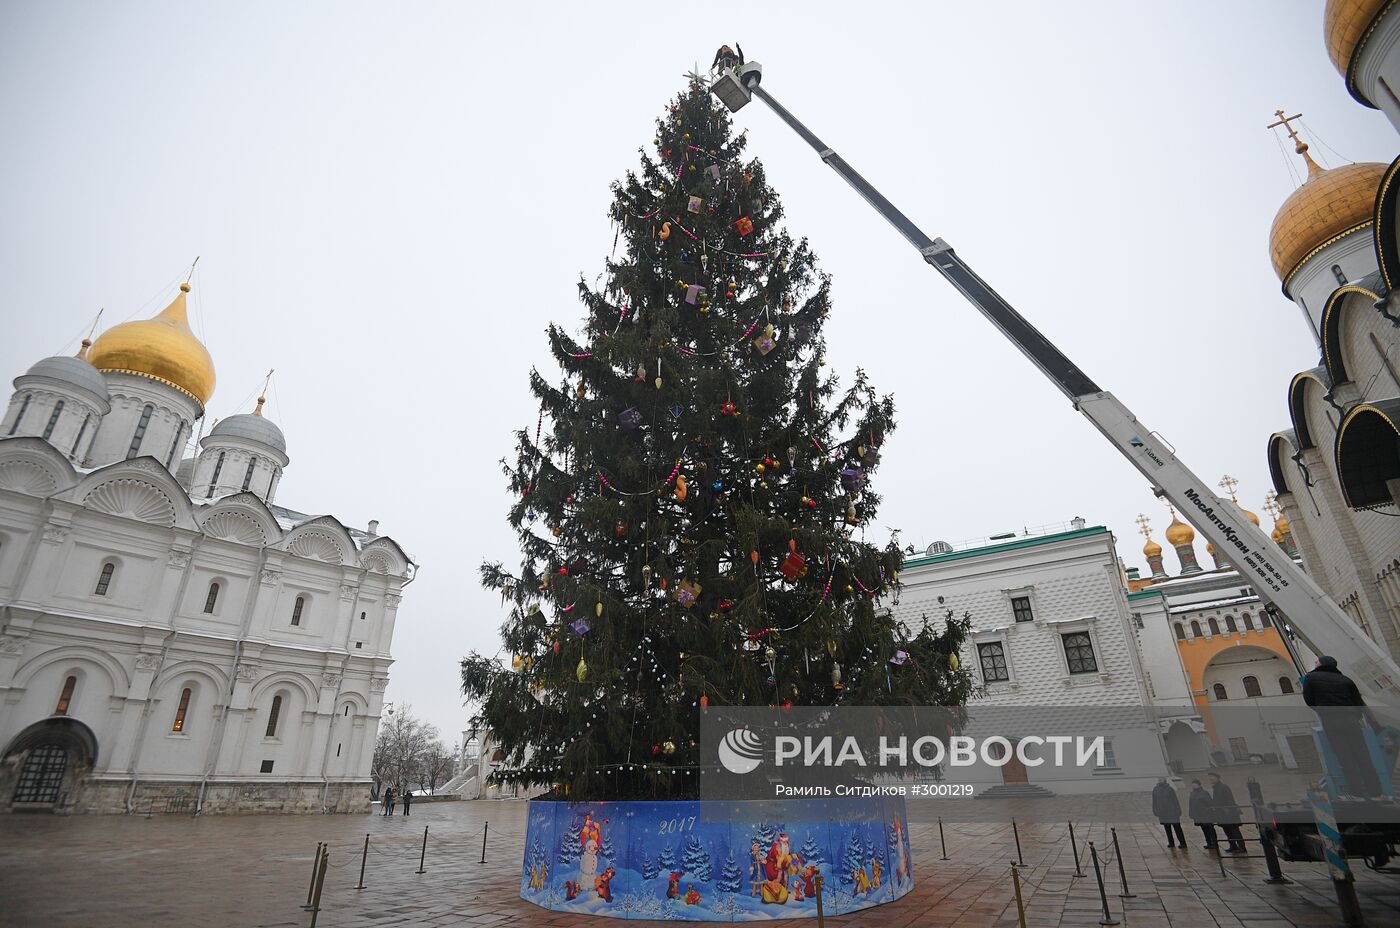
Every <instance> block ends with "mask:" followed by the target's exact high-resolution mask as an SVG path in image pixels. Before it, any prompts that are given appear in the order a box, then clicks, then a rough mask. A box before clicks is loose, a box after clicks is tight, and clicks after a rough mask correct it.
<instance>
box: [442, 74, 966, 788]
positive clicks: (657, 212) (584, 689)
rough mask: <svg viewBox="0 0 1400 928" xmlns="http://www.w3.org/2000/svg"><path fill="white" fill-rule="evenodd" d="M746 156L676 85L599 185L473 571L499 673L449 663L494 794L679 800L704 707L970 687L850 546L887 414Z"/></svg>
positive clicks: (872, 498) (719, 115)
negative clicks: (491, 598)
mask: <svg viewBox="0 0 1400 928" xmlns="http://www.w3.org/2000/svg"><path fill="white" fill-rule="evenodd" d="M744 149H745V139H744V138H743V137H742V136H735V135H733V134H731V131H730V120H729V116H728V114H727V113H726V112H725V111H724V109H723V107H721V106H719V105H718V103H717V102H712V100H711V97H710V95H709V93H708V91H707V90H706V88H705V87H704V86H703V84H702V83H701V82H699V81H698V80H697V81H693V82H692V83H691V84H690V86H689V87H688V89H687V90H685V91H684V92H683V93H681V94H680V95H679V96H678V97H677V98H676V99H675V100H674V101H673V102H672V104H671V105H670V107H669V108H668V110H667V112H666V113H665V114H664V116H663V118H661V119H660V120H658V122H657V124H656V136H655V138H654V139H653V141H652V146H651V148H650V150H649V151H648V150H644V151H643V153H642V164H641V169H640V171H637V172H629V173H628V174H627V175H626V176H625V178H624V179H622V180H621V181H618V182H616V183H615V184H614V186H613V202H612V206H611V209H610V215H611V218H612V220H613V222H614V223H615V225H616V228H617V236H616V237H615V239H614V252H615V255H614V257H613V258H611V259H609V260H608V261H607V263H606V268H605V271H604V273H603V274H601V275H599V282H598V283H597V284H589V283H587V282H583V281H581V282H580V284H579V295H580V298H581V300H582V303H583V305H584V307H585V309H586V314H585V317H584V319H583V322H582V325H581V327H580V328H579V329H577V330H576V331H575V332H570V331H567V330H566V329H565V328H563V327H560V326H557V325H552V326H550V327H549V330H548V338H549V348H550V351H551V353H552V355H553V358H554V360H555V361H556V362H557V363H558V365H559V367H560V368H561V371H562V373H561V375H560V376H559V377H558V378H557V379H554V380H551V379H550V378H548V377H546V376H545V375H544V374H542V373H540V372H538V371H534V372H532V373H531V376H530V389H531V392H532V393H533V395H534V396H535V397H536V398H537V399H538V401H539V403H540V406H541V411H540V417H539V420H538V421H537V422H536V423H535V427H534V429H533V430H531V429H524V430H521V431H520V432H519V433H518V434H517V448H516V454H515V457H514V459H513V461H511V462H508V463H506V464H505V465H504V470H505V473H506V476H507V478H508V481H509V485H510V488H511V490H512V491H513V492H514V493H515V494H517V499H516V501H515V503H514V505H513V506H512V508H511V510H510V514H509V521H510V524H511V525H512V526H513V527H514V529H515V530H516V532H517V535H518V538H519V544H520V549H521V554H522V562H521V564H520V567H519V569H518V570H515V571H511V570H508V569H506V568H505V567H504V566H502V565H501V564H499V563H488V564H485V565H483V567H482V570H481V575H482V581H483V583H484V584H485V585H486V586H487V587H489V588H491V589H495V590H498V591H499V592H500V594H501V597H502V602H503V604H505V605H507V606H508V608H509V610H510V613H509V617H508V618H507V620H506V621H505V623H504V625H503V627H502V636H503V640H504V645H505V648H506V649H508V650H509V652H510V653H511V654H512V655H513V656H512V659H511V667H510V669H509V670H506V669H505V668H503V667H502V666H501V665H500V664H499V663H498V662H497V661H496V660H495V659H494V658H487V657H484V656H482V655H477V654H473V655H470V656H469V657H468V658H466V659H464V660H463V662H462V689H463V692H464V693H465V694H466V696H467V697H469V698H470V699H472V700H474V701H477V702H478V703H479V705H480V714H479V716H478V719H479V721H478V724H484V725H487V726H489V727H490V729H491V732H492V734H493V736H494V737H495V739H496V740H497V742H498V743H499V745H500V747H501V748H502V749H503V750H504V752H505V755H506V763H505V764H504V765H502V767H501V768H500V769H499V770H498V771H497V772H496V773H495V774H493V776H494V777H495V779H496V781H498V782H503V783H521V784H531V783H546V784H554V785H555V790H554V791H553V792H552V794H551V795H552V796H553V797H555V798H560V799H570V800H574V801H584V800H595V799H629V798H634V799H636V798H662V799H667V798H694V797H695V796H697V795H698V771H699V765H700V763H701V759H700V758H699V756H698V751H697V747H696V742H697V740H698V729H699V720H700V714H701V712H702V711H704V708H705V707H706V706H707V705H709V704H711V703H714V704H721V705H756V706H767V705H778V704H784V705H786V704H793V705H834V704H838V703H846V704H852V705H961V704H962V703H963V702H964V701H965V699H966V697H967V695H968V694H969V692H970V691H971V689H972V685H973V684H972V681H971V678H970V677H969V676H968V675H967V674H966V673H965V672H963V671H960V670H959V669H958V668H957V665H956V661H950V660H949V658H950V656H952V655H954V654H955V652H956V651H957V648H958V646H959V644H960V643H961V641H962V638H963V635H964V633H965V632H966V628H967V625H966V623H962V622H949V623H945V624H944V626H943V627H942V628H941V629H935V628H933V627H931V626H929V625H928V624H927V623H925V625H924V627H923V628H922V629H921V630H920V631H919V632H918V633H917V634H911V633H909V632H908V631H907V630H906V629H904V628H903V627H902V626H901V625H899V624H898V623H896V622H895V620H894V619H893V618H892V617H891V615H890V612H889V610H888V609H887V608H883V607H882V606H881V601H882V599H883V598H884V597H887V596H893V595H895V594H896V593H897V589H898V578H899V568H900V565H901V555H900V550H899V547H898V544H897V540H895V539H891V540H890V541H888V543H886V544H884V546H883V547H881V546H876V545H873V544H870V543H867V542H866V541H865V540H864V537H865V535H864V532H865V527H866V526H867V525H868V524H869V523H870V522H871V520H872V519H873V518H874V516H875V514H876V511H877V507H878V505H879V502H880V498H879V496H878V495H877V494H876V493H874V492H873V490H872V487H871V477H872V475H873V474H874V472H875V471H876V469H877V467H878V464H879V461H880V458H881V455H882V454H883V453H884V450H885V449H884V445H885V443H886V441H887V440H888V438H889V436H890V433H891V432H892V431H893V429H894V426H895V423H894V402H893V400H892V399H891V398H890V397H889V396H881V395H879V394H878V393H877V392H876V391H875V389H874V388H873V387H872V386H871V384H870V382H869V381H868V379H867V378H866V375H865V374H864V373H863V372H861V371H857V372H856V373H855V375H854V377H853V378H852V380H851V382H850V383H849V385H846V386H842V385H841V384H840V383H839V381H838V378H837V377H836V376H835V375H834V374H832V373H831V372H830V371H828V370H827V369H826V367H825V365H826V360H825V350H826V349H825V341H824V337H823V327H824V324H825V322H826V319H827V316H828V313H829V312H830V311H831V281H830V279H829V278H828V277H827V276H825V275H824V274H822V273H820V272H819V271H818V269H817V264H816V260H815V258H814V256H813V254H812V252H811V249H810V248H809V246H808V244H807V242H806V240H805V239H795V238H793V237H792V236H791V235H789V233H788V232H787V231H786V230H785V229H784V228H783V226H782V224H781V220H782V217H783V211H782V207H781V205H780V204H779V201H778V198H777V195H776V194H775V193H774V192H773V190H772V188H770V187H769V186H768V183H767V177H766V175H765V173H764V169H763V166H762V165H761V164H760V163H759V162H757V161H755V160H751V159H747V158H746V157H745V154H744ZM619 241H621V242H622V243H623V251H622V253H621V254H616V247H617V243H618V242H619ZM900 651H903V652H905V653H907V654H909V655H913V656H914V657H915V658H916V659H915V660H905V661H903V662H902V663H900V664H897V665H896V664H891V663H890V658H891V657H892V656H894V655H896V654H897V653H898V652H900ZM529 748H533V753H530V754H528V755H527V749H529Z"/></svg>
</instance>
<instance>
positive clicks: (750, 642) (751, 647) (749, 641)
mask: <svg viewBox="0 0 1400 928" xmlns="http://www.w3.org/2000/svg"><path fill="white" fill-rule="evenodd" d="M760 647H762V645H760V644H759V643H758V639H757V638H745V639H744V650H745V651H757V650H758V649H759V648H760Z"/></svg>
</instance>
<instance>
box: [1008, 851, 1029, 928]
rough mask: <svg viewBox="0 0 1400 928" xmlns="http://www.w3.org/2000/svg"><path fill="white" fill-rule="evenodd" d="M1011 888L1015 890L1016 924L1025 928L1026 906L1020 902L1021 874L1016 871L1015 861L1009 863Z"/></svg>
mask: <svg viewBox="0 0 1400 928" xmlns="http://www.w3.org/2000/svg"><path fill="white" fill-rule="evenodd" d="M1011 888H1012V889H1014V890H1016V923H1017V924H1018V925H1019V926H1020V928H1026V904H1025V903H1024V902H1022V901H1021V873H1020V871H1019V870H1017V869H1016V861H1014V860H1013V861H1012V862H1011Z"/></svg>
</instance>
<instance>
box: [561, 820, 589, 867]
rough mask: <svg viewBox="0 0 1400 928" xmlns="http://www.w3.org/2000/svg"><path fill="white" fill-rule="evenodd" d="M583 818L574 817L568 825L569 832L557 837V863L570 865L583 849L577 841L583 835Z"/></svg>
mask: <svg viewBox="0 0 1400 928" xmlns="http://www.w3.org/2000/svg"><path fill="white" fill-rule="evenodd" d="M583 821H584V820H583V816H579V815H575V816H574V817H573V821H572V822H571V823H570V824H569V830H568V831H567V832H565V833H564V834H563V835H560V837H559V863H561V864H571V863H573V862H574V861H576V860H578V855H579V852H580V851H581V850H582V849H583V848H582V846H581V845H580V843H579V839H580V837H581V836H582V834H583Z"/></svg>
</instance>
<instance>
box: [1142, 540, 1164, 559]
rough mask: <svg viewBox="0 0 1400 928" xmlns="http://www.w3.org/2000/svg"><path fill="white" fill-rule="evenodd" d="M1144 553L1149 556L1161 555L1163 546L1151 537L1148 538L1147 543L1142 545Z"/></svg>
mask: <svg viewBox="0 0 1400 928" xmlns="http://www.w3.org/2000/svg"><path fill="white" fill-rule="evenodd" d="M1142 553H1143V554H1144V555H1146V556H1147V557H1161V556H1162V546H1161V545H1159V544H1157V542H1155V541H1153V540H1152V539H1151V538H1149V539H1147V544H1145V545H1143V546H1142Z"/></svg>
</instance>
